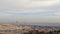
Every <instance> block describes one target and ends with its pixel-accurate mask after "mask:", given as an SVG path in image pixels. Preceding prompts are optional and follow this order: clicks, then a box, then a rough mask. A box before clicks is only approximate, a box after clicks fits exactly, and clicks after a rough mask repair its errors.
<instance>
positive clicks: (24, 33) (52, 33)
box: [0, 24, 60, 34]
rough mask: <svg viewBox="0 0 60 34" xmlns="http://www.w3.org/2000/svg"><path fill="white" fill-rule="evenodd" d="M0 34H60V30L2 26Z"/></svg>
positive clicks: (0, 25) (25, 26)
mask: <svg viewBox="0 0 60 34" xmlns="http://www.w3.org/2000/svg"><path fill="white" fill-rule="evenodd" d="M0 34H60V28H54V27H46V26H45V27H41V26H28V25H20V26H16V25H10V24H0Z"/></svg>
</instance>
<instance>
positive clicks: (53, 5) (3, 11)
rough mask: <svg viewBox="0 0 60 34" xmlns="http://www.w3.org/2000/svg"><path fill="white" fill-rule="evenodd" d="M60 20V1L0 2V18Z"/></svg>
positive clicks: (9, 0)
mask: <svg viewBox="0 0 60 34" xmlns="http://www.w3.org/2000/svg"><path fill="white" fill-rule="evenodd" d="M16 17H17V18H20V17H21V18H34V17H36V18H38V17H39V18H41V17H43V18H44V17H49V18H54V17H56V18H58V17H60V0H0V18H2V19H3V18H16Z"/></svg>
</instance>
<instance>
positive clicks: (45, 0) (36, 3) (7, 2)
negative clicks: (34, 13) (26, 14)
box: [0, 0, 60, 9]
mask: <svg viewBox="0 0 60 34" xmlns="http://www.w3.org/2000/svg"><path fill="white" fill-rule="evenodd" d="M58 3H60V0H0V7H1V8H2V9H30V8H37V7H46V6H52V5H55V4H58Z"/></svg>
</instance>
